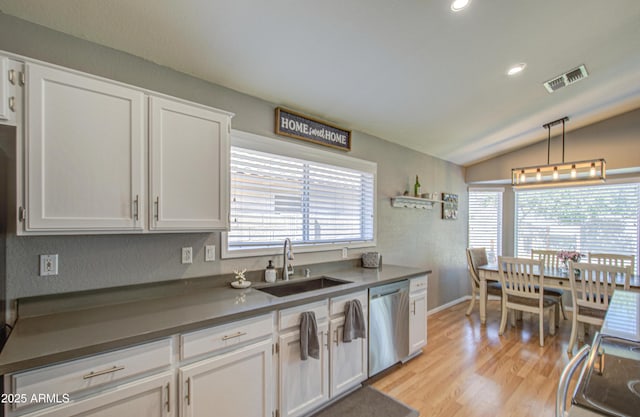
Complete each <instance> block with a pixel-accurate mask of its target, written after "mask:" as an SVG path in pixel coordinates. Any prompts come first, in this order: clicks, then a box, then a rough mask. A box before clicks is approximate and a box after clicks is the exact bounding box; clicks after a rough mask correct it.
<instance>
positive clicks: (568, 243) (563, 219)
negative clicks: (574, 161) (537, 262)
mask: <svg viewBox="0 0 640 417" xmlns="http://www.w3.org/2000/svg"><path fill="white" fill-rule="evenodd" d="M639 216H640V184H607V185H600V186H590V187H571V188H556V189H545V190H543V189H539V190H526V191H525V190H522V191H517V192H516V216H515V217H516V220H515V221H516V224H515V232H516V254H517V256H519V257H530V256H531V249H551V250H577V251H579V252H581V253H584V254H585V255H586V254H587V253H588V252H601V253H618V254H626V255H635V256H636V265H635V270H636V271H637V270H638V265H637V263H638V239H639V236H638V221H639ZM583 261H586V258H585V259H583Z"/></svg>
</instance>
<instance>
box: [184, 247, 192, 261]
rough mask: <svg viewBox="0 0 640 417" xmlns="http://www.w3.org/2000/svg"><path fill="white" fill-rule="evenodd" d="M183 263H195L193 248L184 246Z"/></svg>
mask: <svg viewBox="0 0 640 417" xmlns="http://www.w3.org/2000/svg"><path fill="white" fill-rule="evenodd" d="M182 263H183V264H191V263H193V248H182Z"/></svg>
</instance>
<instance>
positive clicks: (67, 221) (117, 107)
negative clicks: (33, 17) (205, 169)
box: [25, 63, 145, 233]
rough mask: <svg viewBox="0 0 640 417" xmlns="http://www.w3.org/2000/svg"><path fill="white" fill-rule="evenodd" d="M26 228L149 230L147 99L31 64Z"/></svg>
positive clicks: (102, 82) (103, 82) (112, 85)
mask: <svg viewBox="0 0 640 417" xmlns="http://www.w3.org/2000/svg"><path fill="white" fill-rule="evenodd" d="M26 71H27V83H26V97H27V101H26V109H27V110H26V120H27V123H26V124H27V130H26V149H25V150H26V153H27V156H26V164H27V166H26V169H25V171H26V176H27V179H26V187H27V193H26V195H27V201H26V205H27V216H26V226H25V230H27V231H43V232H58V233H60V232H62V233H65V232H69V233H81V232H86V231H92V232H98V233H99V232H100V231H107V232H108V231H127V230H142V229H143V228H144V215H143V213H144V201H145V198H144V197H145V194H144V189H145V188H144V178H145V175H144V168H145V165H144V143H145V141H144V140H145V129H144V120H145V108H144V106H145V101H144V94H143V93H142V92H139V91H136V90H134V89H132V88H127V87H124V86H121V85H118V84H115V83H111V82H108V81H107V80H103V79H98V78H93V77H90V76H88V75H87V76H85V75H82V74H78V73H75V72H70V71H65V70H60V69H56V68H50V67H45V66H41V65H37V64H31V63H28V64H27V65H26Z"/></svg>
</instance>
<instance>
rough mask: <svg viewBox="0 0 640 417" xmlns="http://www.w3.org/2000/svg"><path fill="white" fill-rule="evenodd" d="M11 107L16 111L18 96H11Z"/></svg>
mask: <svg viewBox="0 0 640 417" xmlns="http://www.w3.org/2000/svg"><path fill="white" fill-rule="evenodd" d="M9 109H11V111H12V112H14V113H15V111H16V98H15V97H9Z"/></svg>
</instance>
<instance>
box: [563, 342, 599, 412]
mask: <svg viewBox="0 0 640 417" xmlns="http://www.w3.org/2000/svg"><path fill="white" fill-rule="evenodd" d="M590 349H591V347H590V346H589V345H584V346H583V347H582V349H580V350H579V351H578V353H576V356H574V357H573V358H571V360H570V361H569V363H568V364H567V366H566V367H565V368H564V370H563V371H562V375H560V381H559V382H558V390H557V391H556V417H565V411H566V410H565V409H566V402H567V393H568V392H569V381H570V380H571V377H572V376H573V374H574V373H575V372H576V369H578V365H580V363H581V362H582V361H583V360H584V359H585V358H586V357H587V355H588V354H589V350H590Z"/></svg>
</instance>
